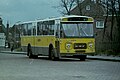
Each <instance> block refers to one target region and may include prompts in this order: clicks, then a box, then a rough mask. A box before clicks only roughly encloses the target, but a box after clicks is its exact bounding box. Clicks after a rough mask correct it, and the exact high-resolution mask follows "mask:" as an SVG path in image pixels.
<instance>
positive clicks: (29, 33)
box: [27, 23, 33, 35]
mask: <svg viewBox="0 0 120 80" xmlns="http://www.w3.org/2000/svg"><path fill="white" fill-rule="evenodd" d="M27 26H28V31H27V33H28V35H32V33H33V31H32V30H33V29H32V23H29V24H27Z"/></svg>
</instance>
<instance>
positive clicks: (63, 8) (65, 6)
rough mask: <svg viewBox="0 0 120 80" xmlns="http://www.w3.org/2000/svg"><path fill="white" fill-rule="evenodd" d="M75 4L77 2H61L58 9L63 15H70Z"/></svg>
mask: <svg viewBox="0 0 120 80" xmlns="http://www.w3.org/2000/svg"><path fill="white" fill-rule="evenodd" d="M74 4H75V0H60V5H59V6H58V7H57V8H60V9H59V12H61V14H63V15H70V12H71V10H72V8H73V6H74Z"/></svg>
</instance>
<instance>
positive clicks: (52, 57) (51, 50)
mask: <svg viewBox="0 0 120 80" xmlns="http://www.w3.org/2000/svg"><path fill="white" fill-rule="evenodd" d="M49 59H50V60H53V61H56V60H58V58H57V57H55V51H54V48H53V47H50V49H49Z"/></svg>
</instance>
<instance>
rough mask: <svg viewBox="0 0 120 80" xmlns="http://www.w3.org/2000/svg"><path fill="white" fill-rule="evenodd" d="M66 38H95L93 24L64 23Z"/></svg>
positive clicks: (62, 28) (63, 28) (62, 27)
mask: <svg viewBox="0 0 120 80" xmlns="http://www.w3.org/2000/svg"><path fill="white" fill-rule="evenodd" d="M61 31H63V33H64V35H65V36H64V37H93V23H62V26H61Z"/></svg>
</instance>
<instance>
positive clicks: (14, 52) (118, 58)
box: [1, 51, 120, 62]
mask: <svg viewBox="0 0 120 80" xmlns="http://www.w3.org/2000/svg"><path fill="white" fill-rule="evenodd" d="M1 53H9V54H23V55H26V52H17V51H12V52H11V51H1ZM87 59H92V60H105V61H118V62H120V57H117V56H115V57H113V56H99V55H95V56H90V55H88V56H87Z"/></svg>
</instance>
